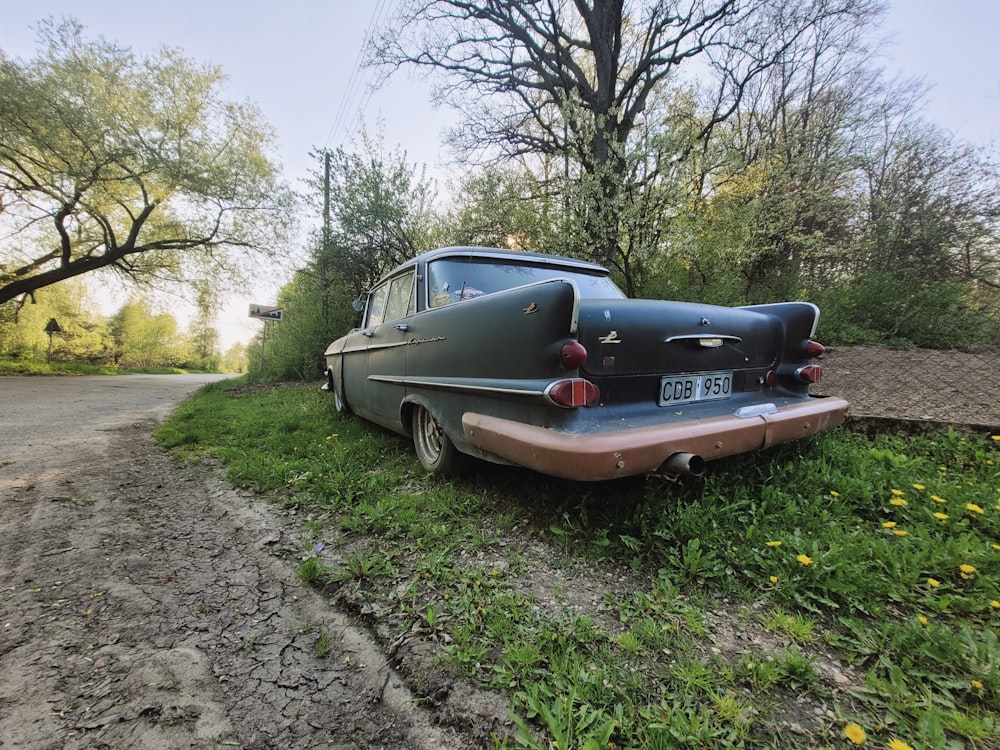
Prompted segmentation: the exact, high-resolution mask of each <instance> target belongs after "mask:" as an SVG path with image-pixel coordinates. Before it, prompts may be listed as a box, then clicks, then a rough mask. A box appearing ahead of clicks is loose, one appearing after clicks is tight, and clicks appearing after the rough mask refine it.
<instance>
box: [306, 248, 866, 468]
mask: <svg viewBox="0 0 1000 750" xmlns="http://www.w3.org/2000/svg"><path fill="white" fill-rule="evenodd" d="M818 313H819V311H818V310H817V309H816V307H815V306H814V305H811V304H808V303H800V302H789V303H777V304H774V305H759V306H753V307H743V308H727V307H718V306H711V305H701V304H693V303H682V302H668V301H659V300H630V299H627V298H625V296H624V295H623V294H622V293H621V292H620V291H619V290H618V288H617V287H615V286H614V284H613V283H612V282H611V280H610V279H609V277H608V273H607V271H606V270H605V269H603V268H601V267H600V266H596V265H594V264H591V263H586V262H583V261H577V260H573V259H569V258H562V257H556V256H549V255H540V254H534V253H523V252H515V251H506V250H497V249H489V248H468V247H455V248H443V249H440V250H435V251H432V252H430V253H425V254H423V255H420V256H418V257H416V258H414V259H413V260H411V261H409V262H408V263H405V264H403V265H402V266H400V267H399V268H397V269H396V270H395V271H393V272H392V273H391V274H389V275H388V276H386V277H385V278H384V279H383V280H382V281H381V282H380V283H379V284H378V285H376V287H375V288H374V289H373V290H372V291H371V292H370V293H369V294H368V298H367V301H366V305H365V310H364V317H363V322H362V327H360V328H358V329H355V330H353V331H351V332H350V333H349V334H347V335H346V336H344V337H343V338H340V339H338V340H337V341H335V342H333V343H332V344H331V345H330V346H329V347H328V349H327V350H326V353H325V356H326V365H327V373H326V374H327V384H326V385H325V386H324V387H325V388H327V389H328V390H331V391H332V392H333V393H334V396H335V398H336V401H337V404H338V407H339V408H341V409H342V410H344V411H350V412H353V413H355V414H357V415H358V416H360V417H363V418H365V419H369V420H371V421H373V422H376V423H378V424H381V425H383V426H385V427H388V428H389V429H392V430H395V431H397V432H400V433H402V434H406V435H410V436H412V437H413V439H414V444H415V446H416V449H417V455H418V457H419V458H420V460H421V463H423V464H424V466H425V467H426V468H428V469H429V470H432V471H441V472H447V471H450V470H452V469H454V468H456V467H457V466H458V464H459V463H460V462H461V459H462V457H463V456H464V455H466V454H468V455H471V456H477V457H479V458H482V459H485V460H489V461H494V462H498V463H510V464H516V465H520V466H525V467H528V468H532V469H535V470H537V471H540V472H543V473H547V474H552V475H555V476H561V477H565V478H570V479H578V480H585V481H593V480H603V479H612V478H616V477H622V476H629V475H634V474H641V473H646V472H651V471H657V470H661V471H664V472H666V473H694V474H697V473H701V471H703V463H704V461H705V460H709V459H713V458H719V457H721V456H727V455H732V454H734V453H741V452H745V451H749V450H754V449H758V448H763V447H766V446H769V445H773V444H775V443H778V442H783V441H785V440H790V439H794V438H798V437H804V436H807V435H811V434H814V433H816V432H818V431H820V430H822V429H826V428H828V427H832V426H834V425H836V424H839V423H840V422H842V421H843V419H844V417H845V415H846V412H847V403H846V402H845V401H843V400H842V399H837V398H817V397H812V396H810V395H809V384H810V382H815V381H816V380H817V379H818V378H819V374H820V372H821V371H820V370H819V368H818V366H816V365H815V364H812V358H813V356H817V355H819V354H821V353H822V347H821V346H820V345H818V344H816V343H815V342H813V341H812V335H813V332H814V329H815V325H816V321H817V319H818Z"/></svg>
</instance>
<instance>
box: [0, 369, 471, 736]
mask: <svg viewBox="0 0 1000 750" xmlns="http://www.w3.org/2000/svg"><path fill="white" fill-rule="evenodd" d="M18 380H20V381H21V382H22V384H23V383H24V382H27V384H28V386H30V387H31V388H34V389H35V390H36V391H38V393H34V392H33V393H32V394H30V395H29V394H24V393H22V392H21V388H20V387H18V386H17V385H16V382H17V381H18ZM34 381H35V382H31V380H30V379H10V378H0V412H2V413H3V415H2V416H0V444H2V446H3V448H2V450H3V453H2V454H0V539H2V540H3V542H2V545H0V592H2V594H0V602H2V609H0V675H2V678H0V747H2V748H5V749H6V748H15V747H23V748H68V749H72V748H104V747H108V748H125V747H128V748H202V747H204V748H208V747H218V746H232V747H240V748H279V747H280V748H312V747H333V748H343V749H344V750H347V749H348V748H448V747H456V748H457V747H464V746H465V743H463V742H462V741H461V739H460V738H459V737H457V736H456V734H455V732H454V730H447V729H445V728H442V727H439V726H434V725H433V723H432V717H431V716H430V714H429V713H426V712H425V711H424V710H423V709H421V708H419V705H418V703H417V702H416V701H414V700H413V697H412V696H411V695H410V694H409V693H408V692H407V690H406V688H405V686H404V685H403V683H402V681H401V680H400V679H399V678H398V677H397V675H396V674H395V673H394V672H392V670H391V669H390V668H389V667H388V666H387V665H386V663H385V658H384V657H383V656H382V655H381V653H380V652H379V651H378V650H377V649H376V648H375V647H374V646H373V644H372V643H371V642H370V641H369V640H368V638H367V637H366V636H365V635H364V634H363V633H362V632H361V631H360V630H358V629H356V628H355V627H353V626H352V625H351V624H350V622H349V621H348V620H346V619H345V618H344V617H342V616H341V615H339V614H338V613H337V612H336V611H335V610H333V609H332V608H331V607H330V606H329V604H328V603H327V602H325V601H324V600H323V599H322V597H321V596H320V595H319V594H317V593H316V592H314V591H312V590H311V589H309V588H308V587H304V586H301V585H300V584H299V583H298V581H297V580H296V578H295V570H294V566H293V565H291V564H290V563H288V562H284V561H283V560H282V554H281V553H282V552H285V553H291V554H294V553H295V552H297V551H298V550H299V545H298V542H297V540H296V538H295V534H296V532H295V530H294V529H292V528H291V527H290V526H288V524H287V523H286V522H285V520H284V519H283V518H282V517H280V516H278V515H276V514H275V513H274V511H273V510H272V508H270V507H269V506H267V505H266V503H265V502H264V501H259V502H254V501H252V500H250V499H248V498H245V497H242V496H240V495H238V494H237V493H236V492H235V491H233V490H232V489H231V488H229V486H228V485H226V484H225V482H224V481H222V480H221V479H220V478H218V476H217V473H213V472H206V471H205V469H204V468H200V469H199V468H198V467H179V466H177V465H174V464H172V463H171V460H170V457H169V456H168V455H167V454H166V453H165V452H163V451H161V450H159V449H158V448H157V447H156V446H155V445H154V443H153V441H152V439H151V436H150V433H151V431H152V429H153V428H154V426H155V424H156V422H157V420H158V419H159V418H161V417H162V416H163V415H164V414H165V413H166V412H167V411H168V410H169V408H171V407H172V406H173V405H174V404H175V403H176V402H177V401H179V400H180V398H181V397H182V396H183V395H185V393H186V392H190V391H191V390H193V389H194V387H197V385H200V382H191V383H190V384H189V385H188V386H187V387H186V389H185V388H184V387H183V386H181V384H180V383H179V381H177V380H176V379H175V380H174V381H173V382H169V381H168V382H166V383H163V384H156V383H155V382H154V383H153V384H149V382H148V381H145V382H143V387H144V388H147V389H148V390H149V391H150V393H152V394H153V395H152V396H151V400H147V402H143V403H142V404H141V405H138V406H136V405H132V406H125V407H122V404H123V403H124V402H126V401H128V399H129V398H131V395H130V394H129V393H128V391H126V390H119V391H113V392H108V393H106V394H104V395H101V396H100V397H95V396H92V395H91V396H88V395H86V394H87V391H86V387H89V384H84V383H83V381H82V380H81V379H62V378H61V379H54V378H46V379H44V380H43V379H34ZM67 381H74V382H71V383H70V382H67ZM136 382H138V381H132V383H130V385H133V384H134V383H136ZM85 385H86V387H85ZM66 386H70V387H73V388H76V387H79V389H80V391H82V392H83V394H84V395H82V396H74V395H73V394H72V393H64V390H65V388H66ZM39 389H40V390H39ZM53 392H58V393H59V394H61V395H59V396H56V397H55V398H56V403H55V404H54V408H53V409H52V410H47V409H46V410H43V409H42V408H41V406H39V408H38V409H34V407H33V404H34V403H35V401H37V403H38V404H41V403H42V402H43V401H44V402H46V403H48V402H49V401H51V400H52V398H53ZM39 394H40V395H39ZM92 398H93V399H95V400H97V401H100V400H101V399H102V398H107V399H110V401H107V402H106V403H105V407H106V408H105V409H104V410H102V409H101V408H100V406H99V405H97V404H89V403H85V402H86V401H89V400H90V399H92ZM112 402H115V403H116V404H117V406H114V407H112V406H111V403H112ZM43 413H44V414H45V416H42V415H43ZM45 420H49V421H47V422H46V421H45ZM53 421H55V424H52V422H53ZM321 639H322V640H321ZM317 644H320V646H321V648H319V649H318V648H317ZM324 647H325V648H328V651H327V652H326V653H325V654H323V653H322V652H323V650H324ZM318 654H321V655H318Z"/></svg>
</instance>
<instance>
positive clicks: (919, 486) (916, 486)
mask: <svg viewBox="0 0 1000 750" xmlns="http://www.w3.org/2000/svg"><path fill="white" fill-rule="evenodd" d="M913 489H915V490H916V491H917V492H923V491H924V490H926V489H927V488H926V487H924V486H923V485H922V484H915V485H913Z"/></svg>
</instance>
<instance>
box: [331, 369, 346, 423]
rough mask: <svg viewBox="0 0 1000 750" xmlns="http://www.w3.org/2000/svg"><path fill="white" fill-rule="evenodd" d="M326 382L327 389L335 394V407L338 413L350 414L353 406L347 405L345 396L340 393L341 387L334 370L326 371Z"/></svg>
mask: <svg viewBox="0 0 1000 750" xmlns="http://www.w3.org/2000/svg"><path fill="white" fill-rule="evenodd" d="M326 382H327V386H326V388H327V390H328V391H330V393H332V394H333V408H334V409H336V410H337V413H338V414H350V413H351V407H349V406H348V405H347V402H346V401H344V399H343V397H342V396H341V395H340V389H339V388H338V387H337V381H336V380H335V379H334V377H333V370H327V371H326Z"/></svg>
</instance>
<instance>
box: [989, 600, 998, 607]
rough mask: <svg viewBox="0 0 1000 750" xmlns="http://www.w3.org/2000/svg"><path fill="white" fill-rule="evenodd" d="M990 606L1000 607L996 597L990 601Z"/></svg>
mask: <svg viewBox="0 0 1000 750" xmlns="http://www.w3.org/2000/svg"><path fill="white" fill-rule="evenodd" d="M990 606H991V607H993V609H1000V602H998V601H997V600H996V599H993V600H992V601H991V602H990Z"/></svg>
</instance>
